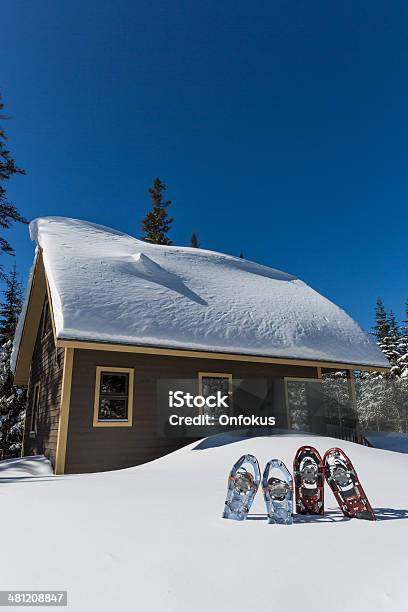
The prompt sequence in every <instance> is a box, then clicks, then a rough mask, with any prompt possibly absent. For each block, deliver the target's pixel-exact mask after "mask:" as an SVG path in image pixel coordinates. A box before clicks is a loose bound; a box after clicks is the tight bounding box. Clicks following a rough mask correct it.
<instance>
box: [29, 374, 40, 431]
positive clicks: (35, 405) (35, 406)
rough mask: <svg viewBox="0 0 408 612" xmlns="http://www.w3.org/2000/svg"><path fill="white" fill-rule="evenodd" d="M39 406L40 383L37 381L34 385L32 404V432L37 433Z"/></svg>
mask: <svg viewBox="0 0 408 612" xmlns="http://www.w3.org/2000/svg"><path fill="white" fill-rule="evenodd" d="M39 406H40V383H37V384H36V385H35V387H34V393H33V401H32V404H31V423H30V434H36V432H37V419H38V409H39Z"/></svg>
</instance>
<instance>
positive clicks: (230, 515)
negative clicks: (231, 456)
mask: <svg viewBox="0 0 408 612" xmlns="http://www.w3.org/2000/svg"><path fill="white" fill-rule="evenodd" d="M245 464H249V465H250V466H252V469H253V472H254V473H253V474H251V472H249V471H248V470H247V469H246V467H245ZM260 481H261V472H260V470H259V464H258V460H257V459H256V457H254V456H253V455H243V456H242V457H241V458H240V459H238V461H237V462H236V463H235V464H234V465H233V467H232V469H231V472H230V475H229V477H228V489H227V497H226V500H225V507H224V513H223V515H222V516H223V518H227V519H232V520H235V521H244V520H245V519H246V517H247V516H248V512H249V509H250V508H251V506H252V502H253V501H254V497H255V494H256V492H257V490H258V487H259V483H260Z"/></svg>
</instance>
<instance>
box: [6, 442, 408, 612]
mask: <svg viewBox="0 0 408 612" xmlns="http://www.w3.org/2000/svg"><path fill="white" fill-rule="evenodd" d="M226 441H228V439H227V440H224V439H223V438H214V439H210V440H207V441H204V442H203V443H200V444H197V443H194V444H192V445H190V446H188V447H186V448H183V449H181V450H180V451H177V452H175V453H173V454H171V455H168V456H167V457H164V458H162V459H160V460H157V461H154V462H152V463H149V464H146V465H143V466H139V467H136V468H131V469H128V470H122V471H117V472H108V473H104V474H89V475H77V476H60V477H55V476H51V475H50V473H49V472H48V469H45V470H44V473H43V475H39V476H31V477H30V473H38V465H39V462H41V460H40V459H38V458H34V459H33V460H30V459H23V460H22V462H24V466H23V467H22V472H21V473H22V474H23V477H19V471H18V461H17V462H12V463H11V464H10V465H9V468H10V471H8V470H7V469H3V470H1V471H0V496H1V504H0V508H1V513H2V525H3V528H4V526H6V528H5V529H3V530H2V531H3V532H2V552H3V554H2V555H1V556H0V576H1V584H2V587H1V588H2V589H27V590H30V589H31V590H34V589H37V590H39V589H54V590H55V589H67V590H68V601H69V607H68V609H71V610H75V611H81V612H82V611H83V612H85V611H86V612H89V611H93V610H95V611H96V610H97V611H98V612H101V611H106V612H113V611H115V612H116V611H119V612H122V611H123V612H125V611H128V610H129V611H130V610H132V611H134V610H143V612H150V611H155V612H171V611H174V612H200V611H203V612H204V611H205V612H208V611H209V610H215V611H222V612H228V611H233V612H236V611H237V610H250V611H258V610H259V611H260V612H265V611H269V610H279V611H282V612H298V611H299V610H313V611H314V612H319V611H324V612H328V611H330V612H340V611H341V612H344V610H348V611H349V612H380V611H381V612H382V611H387V612H389V611H395V612H403V611H404V610H406V609H407V601H408V581H407V572H408V555H407V544H408V487H407V485H408V480H407V471H408V456H407V455H404V454H400V453H394V452H390V451H385V450H379V449H374V448H366V447H363V446H358V445H356V444H353V443H348V442H341V444H340V445H341V447H342V448H343V449H344V450H345V452H346V453H347V454H348V455H349V456H350V458H351V459H352V461H353V462H354V465H355V467H356V469H357V471H358V473H359V475H360V478H361V481H362V484H363V486H364V488H365V490H366V493H367V494H368V496H369V498H370V500H371V503H372V505H373V507H374V510H375V511H376V513H377V516H378V521H377V522H368V521H357V520H348V519H345V518H344V517H343V516H342V514H341V513H340V511H339V510H338V508H337V505H336V502H335V500H334V497H333V496H332V494H331V492H330V491H329V489H328V487H326V509H327V511H326V515H325V517H295V523H294V524H293V525H292V526H281V525H268V523H267V522H266V520H265V512H264V505H263V499H262V494H261V492H260V491H259V492H258V494H257V498H256V500H255V504H254V507H253V508H252V511H251V514H250V516H249V518H248V520H247V521H246V522H244V523H238V522H234V521H227V520H223V519H222V518H221V513H222V510H223V504H224V498H225V493H226V480H227V473H228V472H229V470H230V468H231V465H232V463H233V462H234V461H235V460H236V459H237V458H239V457H240V455H242V454H244V453H248V452H250V453H253V454H255V455H256V456H257V457H258V459H259V462H260V465H261V469H263V467H264V465H265V463H266V461H267V460H268V459H270V458H273V457H277V458H281V459H283V460H284V461H285V462H286V463H287V465H288V466H291V462H292V459H293V455H294V454H295V451H296V449H297V448H298V447H299V446H300V445H302V444H313V445H315V446H316V447H317V448H318V450H319V451H320V452H322V453H323V452H324V451H325V450H326V449H327V448H329V447H331V446H335V445H338V444H339V441H338V440H334V439H330V438H324V437H320V436H319V437H318V436H316V437H313V436H307V437H306V436H298V435H287V436H274V437H259V438H252V439H244V440H239V441H235V442H232V443H231V440H229V442H230V443H224V442H226ZM31 461H32V463H33V466H32V467H30V462H31ZM45 467H46V465H45V464H43V468H45Z"/></svg>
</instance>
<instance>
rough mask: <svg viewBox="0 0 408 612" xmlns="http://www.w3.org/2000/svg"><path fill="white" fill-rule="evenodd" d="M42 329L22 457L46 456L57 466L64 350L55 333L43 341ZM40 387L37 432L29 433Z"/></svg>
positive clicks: (34, 360) (32, 373) (35, 354)
mask: <svg viewBox="0 0 408 612" xmlns="http://www.w3.org/2000/svg"><path fill="white" fill-rule="evenodd" d="M42 330H43V327H42V325H40V326H39V329H38V333H37V338H36V341H35V345H34V351H33V356H32V361H31V371H30V380H29V386H28V397H27V410H26V419H25V427H24V438H23V455H45V456H46V457H48V459H50V461H51V463H52V464H53V465H55V454H56V448H57V437H58V425H59V413H60V401H61V387H62V374H63V368H64V349H62V348H59V349H57V348H56V347H55V342H54V335H53V332H52V330H51V331H49V332H48V333H47V334H46V335H45V336H44V337H42ZM37 383H40V395H39V408H38V417H37V431H36V434H35V436H33V434H31V433H30V425H31V419H32V409H33V399H34V390H35V386H36V384H37Z"/></svg>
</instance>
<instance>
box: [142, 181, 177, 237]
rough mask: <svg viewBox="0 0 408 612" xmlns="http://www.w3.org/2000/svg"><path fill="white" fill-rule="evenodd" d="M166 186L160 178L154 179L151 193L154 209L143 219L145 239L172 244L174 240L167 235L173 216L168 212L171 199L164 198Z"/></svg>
mask: <svg viewBox="0 0 408 612" xmlns="http://www.w3.org/2000/svg"><path fill="white" fill-rule="evenodd" d="M165 190H166V186H165V185H164V184H163V183H162V182H161V180H160V179H159V178H155V179H154V183H153V187H150V189H149V194H150V197H151V199H152V204H153V206H152V210H151V211H150V212H149V213H148V214H147V215H146V217H145V218H144V219H143V221H142V231H143V236H142V238H143V240H145V241H146V242H151V243H153V244H164V245H170V244H172V241H171V240H170V238H169V237H168V236H167V234H168V232H169V231H170V229H171V225H172V223H173V218H172V217H169V216H168V214H167V208H168V207H169V206H170V204H171V201H170V200H165V199H164V192H165Z"/></svg>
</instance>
